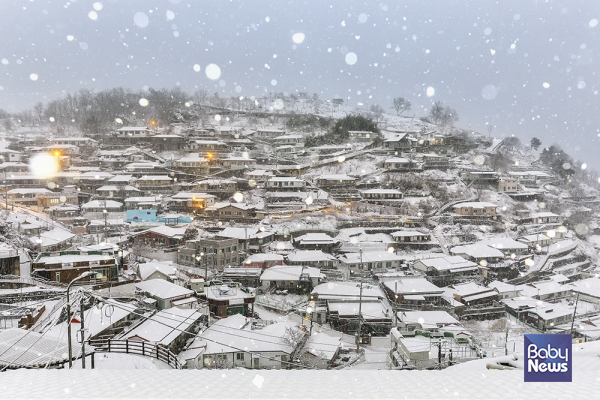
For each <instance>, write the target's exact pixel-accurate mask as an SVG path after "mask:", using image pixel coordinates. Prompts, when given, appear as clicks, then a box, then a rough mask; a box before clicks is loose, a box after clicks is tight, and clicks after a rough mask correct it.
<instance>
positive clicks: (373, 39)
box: [0, 0, 600, 169]
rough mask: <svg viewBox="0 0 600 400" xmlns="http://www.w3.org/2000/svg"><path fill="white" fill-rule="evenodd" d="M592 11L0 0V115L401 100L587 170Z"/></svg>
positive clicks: (443, 3)
mask: <svg viewBox="0 0 600 400" xmlns="http://www.w3.org/2000/svg"><path fill="white" fill-rule="evenodd" d="M400 3H401V5H400ZM599 19H600V1H597V0H588V1H574V0H571V1H533V0H501V1H497V2H492V1H468V0H457V1H452V0H432V1H423V0H418V1H417V0H414V1H413V0H409V1H402V2H400V1H384V2H378V1H337V0H336V1H329V2H325V1H322V0H314V1H308V0H306V1H273V0H252V1H184V0H181V1H179V0H128V1H125V0H120V1H118V0H103V1H83V0H77V1H74V0H71V1H64V0H60V1H58V0H33V1H28V0H2V1H0V38H1V39H2V40H0V108H3V109H6V110H8V111H11V112H14V111H18V110H21V109H24V108H29V107H31V106H32V105H33V104H34V103H35V102H37V101H44V102H45V101H47V100H50V99H54V98H57V97H60V96H61V95H62V94H64V93H66V92H75V91H77V90H79V89H81V88H88V89H93V90H101V89H109V88H112V87H116V86H123V87H127V88H131V89H135V90H138V89H142V88H144V87H153V88H162V87H169V88H170V87H173V86H175V85H181V87H182V89H184V90H186V91H189V92H193V91H194V89H195V88H196V87H199V88H207V89H208V90H209V91H210V92H211V93H213V92H216V91H219V92H221V93H222V94H223V95H226V96H231V95H243V96H251V95H255V96H260V95H262V94H263V93H264V92H265V91H278V92H288V93H289V92H292V91H307V92H309V93H314V92H317V93H319V94H320V96H321V98H322V99H330V98H332V97H334V96H339V97H343V98H344V99H347V100H348V103H349V104H351V105H357V104H358V103H361V104H363V105H364V106H365V107H368V106H369V105H371V104H379V105H381V106H383V107H384V108H386V109H389V107H390V106H391V99H392V98H393V97H396V96H404V97H406V98H408V99H409V100H411V101H412V102H413V104H414V107H413V112H414V113H416V114H417V116H423V115H425V114H426V110H427V108H428V107H429V106H430V105H431V103H432V102H433V101H435V100H442V101H443V102H445V103H447V104H448V105H450V106H451V107H452V108H454V109H456V110H457V112H458V114H459V116H460V121H459V122H458V124H457V125H458V126H461V127H464V128H466V129H469V128H471V129H473V130H476V131H479V132H487V128H486V123H489V124H492V125H494V126H495V129H494V134H495V135H498V136H505V135H511V134H514V135H515V136H518V137H520V138H521V139H522V140H523V141H528V140H529V139H530V138H531V137H532V136H538V137H539V138H540V139H541V140H542V142H543V144H544V145H550V144H552V143H558V144H560V145H561V146H562V147H563V148H565V150H566V151H567V152H569V153H570V154H571V155H572V156H574V157H575V158H578V159H580V160H581V161H584V162H587V163H588V164H591V165H593V166H594V167H596V168H597V169H598V168H600V160H599V159H598V157H596V153H597V152H598V150H600V146H599V145H598V143H599V142H598V141H599V140H600V139H599V137H598V135H599V134H600V112H599V111H600V110H599V107H598V104H599V102H598V100H599V97H598V96H599V95H598V90H599V86H600V82H599V80H598V74H597V72H596V71H598V66H599V65H598V64H599V63H598V60H597V56H596V54H595V53H596V52H597V47H598V44H599V43H598V41H599V33H600V26H598V20H599ZM296 33H302V34H304V40H303V41H302V42H301V43H295V42H294V40H293V37H294V36H293V35H294V34H296ZM296 38H298V36H296ZM349 53H354V54H355V55H356V58H354V57H353V55H352V54H349ZM354 60H355V61H356V62H355V63H354V64H352V65H349V64H348V62H347V61H350V62H352V61H354ZM210 63H214V64H216V65H218V66H219V67H220V69H221V75H220V77H219V79H217V80H211V79H209V78H208V77H207V75H206V71H205V67H206V66H207V65H208V64H210ZM196 64H197V65H198V66H199V67H200V71H199V72H196V71H195V70H194V65H196ZM196 69H198V67H196ZM32 74H35V75H37V80H32V79H31V78H32V77H34V78H35V76H34V75H32ZM545 86H546V87H545ZM428 87H431V88H434V89H435V94H434V95H433V96H431V97H428V96H427V92H426V90H427V88H428ZM390 112H392V110H391V109H390Z"/></svg>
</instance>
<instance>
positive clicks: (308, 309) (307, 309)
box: [306, 301, 315, 336]
mask: <svg viewBox="0 0 600 400" xmlns="http://www.w3.org/2000/svg"><path fill="white" fill-rule="evenodd" d="M311 303H313V302H312V301H311ZM314 311H315V308H313V307H312V306H308V307H306V313H307V314H308V315H310V317H309V318H310V336H312V327H313V312H314Z"/></svg>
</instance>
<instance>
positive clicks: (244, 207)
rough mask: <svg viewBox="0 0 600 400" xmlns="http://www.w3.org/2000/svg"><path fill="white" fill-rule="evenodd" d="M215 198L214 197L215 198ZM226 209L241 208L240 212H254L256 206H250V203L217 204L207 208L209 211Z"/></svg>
mask: <svg viewBox="0 0 600 400" xmlns="http://www.w3.org/2000/svg"><path fill="white" fill-rule="evenodd" d="M213 197H214V196H213ZM225 207H234V208H239V209H240V210H252V209H254V206H251V205H249V204H248V203H231V202H219V203H215V204H213V205H212V206H209V207H206V210H207V211H214V210H219V209H221V208H225Z"/></svg>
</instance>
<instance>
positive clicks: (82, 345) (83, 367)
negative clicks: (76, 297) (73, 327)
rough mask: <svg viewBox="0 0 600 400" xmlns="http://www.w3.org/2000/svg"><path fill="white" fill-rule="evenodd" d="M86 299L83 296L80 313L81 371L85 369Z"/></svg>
mask: <svg viewBox="0 0 600 400" xmlns="http://www.w3.org/2000/svg"><path fill="white" fill-rule="evenodd" d="M83 302H84V298H83V296H81V301H80V303H79V313H80V314H81V369H85V324H84V322H83V311H84V307H83V306H84V304H83Z"/></svg>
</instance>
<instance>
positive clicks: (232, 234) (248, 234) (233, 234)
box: [217, 226, 273, 240]
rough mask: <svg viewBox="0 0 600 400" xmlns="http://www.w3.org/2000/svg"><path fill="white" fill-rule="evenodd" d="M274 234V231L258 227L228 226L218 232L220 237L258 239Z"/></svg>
mask: <svg viewBox="0 0 600 400" xmlns="http://www.w3.org/2000/svg"><path fill="white" fill-rule="evenodd" d="M271 235H273V232H269V231H261V230H260V229H257V228H238V227H233V226H228V227H227V228H225V229H223V230H222V231H221V232H219V233H218V234H217V236H219V237H225V238H230V239H240V240H245V239H258V238H264V237H267V236H271Z"/></svg>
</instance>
